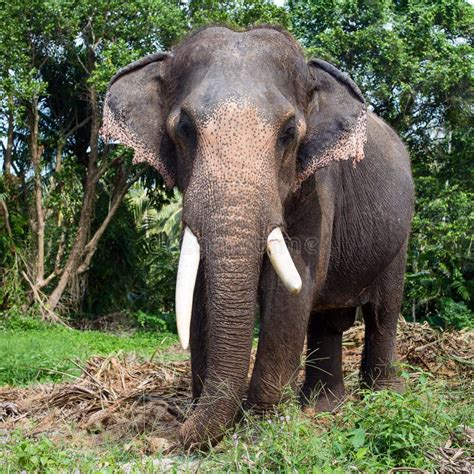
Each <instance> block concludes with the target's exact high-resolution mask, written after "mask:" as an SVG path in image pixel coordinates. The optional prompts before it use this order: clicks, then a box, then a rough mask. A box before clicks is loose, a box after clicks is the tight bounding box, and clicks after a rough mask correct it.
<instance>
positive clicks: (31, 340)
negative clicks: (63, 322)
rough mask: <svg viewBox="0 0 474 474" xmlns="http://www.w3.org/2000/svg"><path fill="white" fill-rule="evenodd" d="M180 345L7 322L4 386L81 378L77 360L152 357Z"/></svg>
mask: <svg viewBox="0 0 474 474" xmlns="http://www.w3.org/2000/svg"><path fill="white" fill-rule="evenodd" d="M174 342H176V337H175V336H174V335H170V334H158V333H151V332H147V333H145V332H138V333H135V334H132V335H123V336H121V335H113V334H107V333H103V332H100V331H79V330H76V329H69V328H66V327H63V326H56V325H54V326H52V325H46V324H43V323H40V322H37V321H35V320H30V319H23V320H21V319H14V320H12V321H8V322H6V321H5V320H4V321H3V326H0V354H1V356H0V386H2V385H7V384H9V385H16V386H24V385H28V384H32V383H38V382H59V381H61V380H64V379H67V378H69V377H68V375H78V373H79V369H78V368H77V366H76V365H75V364H74V361H78V360H79V361H82V360H85V359H87V358H88V357H90V356H92V355H109V354H113V353H117V352H120V351H122V352H127V353H136V354H138V355H139V356H142V357H150V356H151V355H152V354H153V353H154V351H155V350H156V349H157V348H160V349H166V348H167V347H168V346H169V345H171V344H172V343H174Z"/></svg>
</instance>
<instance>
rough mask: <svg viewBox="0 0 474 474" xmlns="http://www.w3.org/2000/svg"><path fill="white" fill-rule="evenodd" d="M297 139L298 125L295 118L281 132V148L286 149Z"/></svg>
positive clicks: (279, 138) (279, 139)
mask: <svg viewBox="0 0 474 474" xmlns="http://www.w3.org/2000/svg"><path fill="white" fill-rule="evenodd" d="M295 138H296V123H295V118H294V117H292V118H291V119H290V120H288V121H287V122H286V124H285V126H284V127H283V128H282V130H281V132H280V136H279V137H278V142H279V144H280V146H282V147H286V146H287V145H289V143H290V142H292V141H293V140H294V139H295Z"/></svg>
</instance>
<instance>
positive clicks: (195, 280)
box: [102, 25, 414, 447]
mask: <svg viewBox="0 0 474 474" xmlns="http://www.w3.org/2000/svg"><path fill="white" fill-rule="evenodd" d="M102 134H103V136H104V137H106V138H113V139H114V140H115V141H116V142H120V143H122V144H124V145H126V146H128V147H131V148H133V149H134V162H135V163H140V162H146V163H148V164H149V165H151V166H153V167H154V168H155V169H157V170H158V172H159V173H160V174H161V175H162V177H163V180H164V183H165V184H166V185H167V186H168V187H174V186H177V187H178V189H179V190H180V191H181V192H182V194H183V213H182V221H183V229H184V230H183V235H182V243H181V255H180V260H179V264H178V277H177V284H176V317H177V325H178V332H179V337H180V341H181V343H182V345H183V347H184V348H187V346H188V344H189V345H190V352H191V368H192V398H193V410H192V412H191V414H190V416H189V417H188V418H187V419H186V420H185V422H184V423H183V425H182V427H181V431H180V436H181V438H182V440H183V443H184V445H185V446H188V447H195V446H204V445H208V443H211V444H214V443H217V442H218V441H219V440H220V439H221V438H222V436H223V434H224V432H225V430H226V429H229V428H230V427H231V426H232V424H233V423H234V422H235V421H236V419H237V417H238V416H239V413H241V411H240V410H241V408H242V406H243V403H244V407H249V408H252V409H253V410H255V411H256V412H257V413H264V412H265V411H267V410H269V409H271V408H272V407H274V406H276V405H277V404H278V403H279V402H281V400H282V397H283V396H284V393H286V392H287V391H286V390H284V389H285V387H293V388H294V389H295V390H296V389H298V386H297V380H296V379H297V377H296V375H297V373H298V369H299V367H300V364H301V360H302V355H303V352H304V347H305V341H306V351H307V352H306V361H305V380H304V383H303V385H302V387H300V391H299V394H300V395H299V396H300V399H301V403H302V405H303V406H310V407H315V408H316V409H317V410H333V409H334V408H335V407H336V406H338V405H339V404H340V403H341V401H342V400H343V398H344V383H343V374H342V367H341V364H342V361H341V358H342V356H341V352H342V334H343V332H344V331H345V330H347V329H348V328H349V327H351V325H352V324H353V323H354V321H355V315H356V310H357V308H361V310H362V314H363V319H364V323H365V341H364V348H363V354H362V360H361V367H360V382H361V384H362V385H363V386H364V387H367V388H372V389H374V390H380V389H384V388H387V389H395V390H399V389H401V388H402V383H401V381H400V378H399V377H398V374H397V370H396V365H394V362H395V360H396V331H397V320H398V317H399V312H400V307H401V302H402V296H403V280H404V272H405V261H406V252H407V240H408V237H409V233H410V226H411V220H412V215H413V209H414V185H413V181H412V176H411V166H410V160H409V156H408V153H407V150H406V148H405V146H404V144H403V142H402V140H401V139H400V138H399V137H398V136H397V134H396V133H395V132H394V131H393V130H392V129H391V128H390V126H389V125H387V124H386V123H385V122H384V121H383V120H382V119H380V118H379V117H378V116H376V115H375V114H374V113H373V112H371V111H369V110H368V108H367V104H366V101H365V99H364V96H363V95H362V93H361V91H360V90H359V88H358V86H357V85H356V84H355V83H354V82H353V81H352V80H351V79H350V78H349V77H348V75H347V74H344V73H342V72H341V71H340V70H339V69H337V68H336V67H335V66H333V65H331V64H329V63H328V62H326V61H323V60H321V59H314V60H310V61H309V62H307V60H306V59H305V58H304V54H303V48H302V47H301V46H300V45H299V43H298V42H297V41H296V40H295V39H294V38H293V36H292V35H291V34H290V33H288V32H287V31H286V30H284V29H282V28H280V27H276V26H271V25H270V26H268V25H266V26H254V27H252V28H249V29H246V30H242V31H236V30H233V29H231V28H228V27H226V26H207V27H204V28H202V29H199V30H197V31H193V32H191V33H190V34H189V35H188V36H187V37H185V38H184V39H183V40H182V41H181V42H180V43H178V44H177V45H175V46H174V47H173V48H172V49H171V52H170V53H155V54H151V55H149V56H146V57H144V58H142V59H140V60H138V61H135V62H133V63H131V64H130V65H128V66H126V67H125V68H123V69H122V70H120V71H119V72H118V73H117V74H116V75H115V76H113V77H112V79H111V81H110V83H109V86H108V90H107V94H106V98H105V103H104V112H103V127H102ZM257 309H259V311H257ZM258 314H259V318H260V332H259V341H258V348H257V353H256V360H255V366H254V369H253V372H252V374H251V378H250V381H248V372H249V363H250V358H251V349H252V340H253V331H254V328H255V322H256V318H257V315H258ZM244 400H245V402H244Z"/></svg>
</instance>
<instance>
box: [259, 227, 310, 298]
mask: <svg viewBox="0 0 474 474" xmlns="http://www.w3.org/2000/svg"><path fill="white" fill-rule="evenodd" d="M267 254H268V257H269V258H270V261H271V262H272V265H273V268H274V269H275V272H276V273H277V275H278V276H279V277H280V279H281V281H282V282H283V284H284V285H285V287H286V289H287V290H288V291H289V292H290V293H291V294H293V295H297V294H298V293H299V292H300V291H301V286H302V282H301V277H300V275H299V273H298V270H297V269H296V267H295V264H294V263H293V260H292V258H291V255H290V252H288V248H287V246H286V243H285V239H284V238H283V234H282V233H281V230H280V228H278V227H276V228H275V229H273V230H272V231H271V232H270V235H269V236H268V239H267Z"/></svg>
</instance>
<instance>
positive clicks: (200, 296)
mask: <svg viewBox="0 0 474 474" xmlns="http://www.w3.org/2000/svg"><path fill="white" fill-rule="evenodd" d="M189 345H190V349H191V372H192V396H193V403H194V404H196V403H197V401H198V400H199V397H200V396H201V392H202V388H203V385H204V380H205V378H206V371H207V312H206V285H205V280H204V270H203V265H202V264H201V265H200V267H199V272H198V276H197V279H196V285H195V289H194V301H193V315H192V318H191V332H190V341H189Z"/></svg>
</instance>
